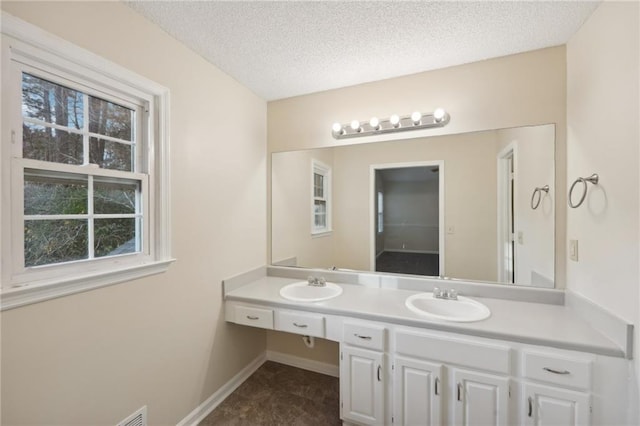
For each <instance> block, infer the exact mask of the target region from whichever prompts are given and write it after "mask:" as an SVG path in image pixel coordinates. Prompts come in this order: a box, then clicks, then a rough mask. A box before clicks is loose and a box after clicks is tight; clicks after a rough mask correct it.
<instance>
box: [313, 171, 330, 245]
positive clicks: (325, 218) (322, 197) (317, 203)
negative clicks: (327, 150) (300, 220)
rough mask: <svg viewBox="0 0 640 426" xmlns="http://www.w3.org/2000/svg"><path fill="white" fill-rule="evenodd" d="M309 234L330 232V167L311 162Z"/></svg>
mask: <svg viewBox="0 0 640 426" xmlns="http://www.w3.org/2000/svg"><path fill="white" fill-rule="evenodd" d="M311 170H312V174H311V194H312V197H311V203H312V204H311V234H324V233H328V232H331V168H330V167H329V166H327V165H326V164H323V163H321V162H320V161H317V160H312V162H311Z"/></svg>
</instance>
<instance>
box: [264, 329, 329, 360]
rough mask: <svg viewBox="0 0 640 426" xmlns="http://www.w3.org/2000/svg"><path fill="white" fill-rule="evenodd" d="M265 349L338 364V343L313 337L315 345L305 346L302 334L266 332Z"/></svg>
mask: <svg viewBox="0 0 640 426" xmlns="http://www.w3.org/2000/svg"><path fill="white" fill-rule="evenodd" d="M267 350H268V351H274V352H280V353H285V354H287V355H293V356H297V357H300V358H305V359H309V360H312V361H318V362H323V363H325V364H332V365H338V363H339V361H340V360H339V358H340V353H339V349H338V344H337V343H336V342H332V341H330V340H324V339H315V346H314V347H313V348H312V349H310V348H308V347H306V346H305V344H304V342H303V341H302V336H300V335H298V334H292V333H283V332H280V331H271V330H269V331H268V332H267Z"/></svg>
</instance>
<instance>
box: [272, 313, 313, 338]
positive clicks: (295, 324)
mask: <svg viewBox="0 0 640 426" xmlns="http://www.w3.org/2000/svg"><path fill="white" fill-rule="evenodd" d="M275 329H276V330H280V331H286V332H288V333H296V334H302V335H305V336H314V337H324V316H322V315H317V314H309V313H306V312H295V311H276V322H275Z"/></svg>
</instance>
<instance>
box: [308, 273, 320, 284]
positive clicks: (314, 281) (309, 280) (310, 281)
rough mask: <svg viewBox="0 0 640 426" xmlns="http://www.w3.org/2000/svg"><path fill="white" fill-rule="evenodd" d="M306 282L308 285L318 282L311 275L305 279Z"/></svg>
mask: <svg viewBox="0 0 640 426" xmlns="http://www.w3.org/2000/svg"><path fill="white" fill-rule="evenodd" d="M307 282H308V283H309V285H312V284H315V283H317V282H318V279H317V278H316V277H314V276H313V275H309V276H308V277H307Z"/></svg>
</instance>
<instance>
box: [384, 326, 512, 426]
mask: <svg viewBox="0 0 640 426" xmlns="http://www.w3.org/2000/svg"><path fill="white" fill-rule="evenodd" d="M393 350H394V356H393V371H394V392H393V398H394V400H393V407H394V410H393V417H394V424H399V425H440V424H455V425H472V424H474V425H475V424H483V425H505V426H506V425H508V424H509V423H510V422H509V414H510V410H509V406H510V396H509V385H510V378H509V374H510V372H511V349H510V348H509V347H508V346H504V345H490V344H486V343H481V342H476V341H474V340H471V339H458V338H454V337H450V336H447V335H443V334H438V333H431V332H423V331H421V330H415V329H405V328H399V329H397V330H396V331H395V333H394V348H393Z"/></svg>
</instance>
